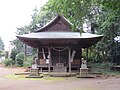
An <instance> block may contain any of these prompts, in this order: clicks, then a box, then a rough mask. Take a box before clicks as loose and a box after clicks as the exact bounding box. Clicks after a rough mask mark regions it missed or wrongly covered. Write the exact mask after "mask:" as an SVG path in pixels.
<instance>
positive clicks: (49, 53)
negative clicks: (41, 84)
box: [48, 48, 51, 72]
mask: <svg viewBox="0 0 120 90" xmlns="http://www.w3.org/2000/svg"><path fill="white" fill-rule="evenodd" d="M48 55H49V66H48V72H50V67H51V52H50V48H48Z"/></svg>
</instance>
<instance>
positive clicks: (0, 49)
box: [0, 37, 4, 51]
mask: <svg viewBox="0 0 120 90" xmlns="http://www.w3.org/2000/svg"><path fill="white" fill-rule="evenodd" d="M2 50H4V43H3V40H2V38H1V37H0V51H2Z"/></svg>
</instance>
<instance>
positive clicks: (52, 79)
mask: <svg viewBox="0 0 120 90" xmlns="http://www.w3.org/2000/svg"><path fill="white" fill-rule="evenodd" d="M5 78H9V79H18V80H43V81H48V82H54V81H62V80H65V79H64V78H63V77H43V78H26V75H14V74H9V75H6V76H5Z"/></svg>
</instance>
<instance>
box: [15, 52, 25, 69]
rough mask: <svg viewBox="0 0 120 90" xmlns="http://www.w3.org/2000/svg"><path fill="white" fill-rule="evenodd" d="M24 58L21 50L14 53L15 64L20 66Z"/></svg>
mask: <svg viewBox="0 0 120 90" xmlns="http://www.w3.org/2000/svg"><path fill="white" fill-rule="evenodd" d="M24 59H25V57H24V53H22V52H21V53H18V54H17V55H16V59H15V61H16V64H17V66H20V67H22V66H23V62H24Z"/></svg>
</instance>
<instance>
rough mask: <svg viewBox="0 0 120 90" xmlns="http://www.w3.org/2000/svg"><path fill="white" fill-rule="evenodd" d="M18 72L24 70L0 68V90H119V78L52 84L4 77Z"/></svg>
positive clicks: (70, 80)
mask: <svg viewBox="0 0 120 90" xmlns="http://www.w3.org/2000/svg"><path fill="white" fill-rule="evenodd" d="M19 71H21V72H23V71H24V69H20V68H12V69H9V68H3V67H0V90H120V77H107V78H91V79H90V78H86V79H85V78H75V77H72V79H71V78H70V77H69V78H68V77H66V78H65V79H64V80H60V81H59V80H58V81H54V82H48V81H45V80H19V79H11V78H5V77H4V76H5V75H8V74H13V73H15V72H19ZM43 78H44V77H43Z"/></svg>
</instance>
